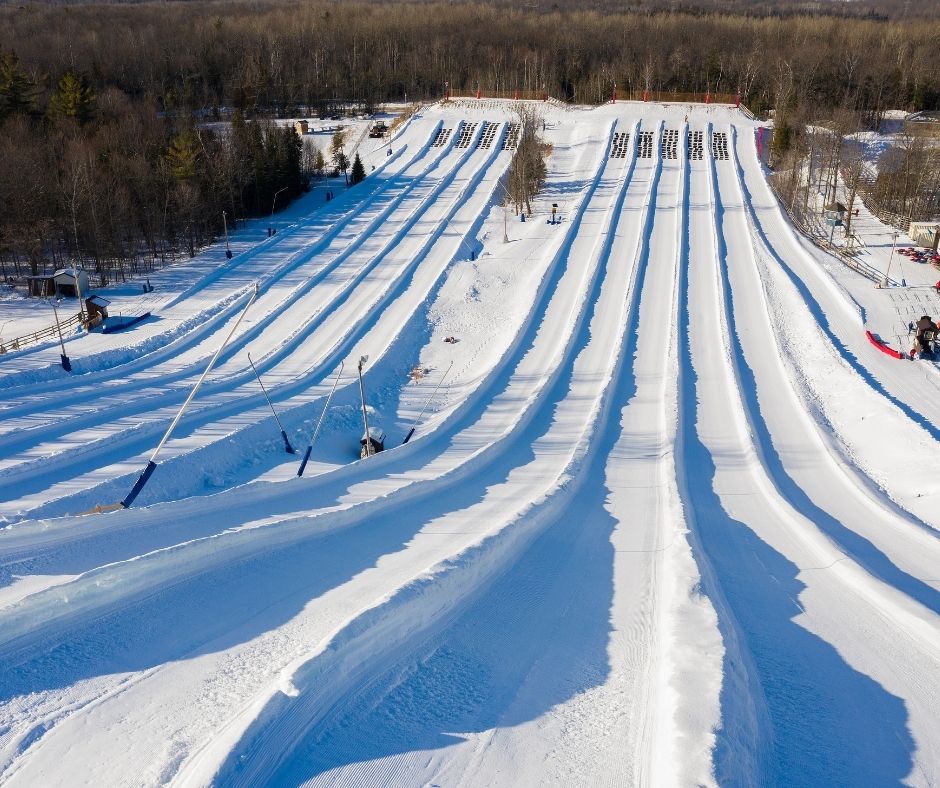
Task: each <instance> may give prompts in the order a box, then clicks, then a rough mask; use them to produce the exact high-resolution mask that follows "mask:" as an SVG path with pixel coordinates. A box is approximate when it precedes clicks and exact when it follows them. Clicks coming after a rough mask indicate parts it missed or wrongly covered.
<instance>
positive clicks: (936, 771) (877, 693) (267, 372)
mask: <svg viewBox="0 0 940 788" xmlns="http://www.w3.org/2000/svg"><path fill="white" fill-rule="evenodd" d="M512 105H513V102H508V101H507V102H500V101H495V100H486V101H474V100H457V101H452V102H449V103H447V104H444V105H435V106H432V107H426V108H424V109H423V110H422V111H421V112H419V113H418V114H416V115H415V116H413V117H412V118H411V119H410V120H409V121H408V122H406V123H405V124H402V126H401V128H400V129H399V130H397V131H396V135H395V137H394V138H393V139H392V140H391V141H390V142H383V143H381V144H378V143H376V144H371V143H374V142H375V141H373V140H369V139H365V140H364V141H363V143H362V146H361V147H360V150H359V152H360V154H362V155H363V158H364V161H365V165H366V171H367V173H368V177H367V178H366V180H365V181H364V182H363V183H362V184H361V185H359V186H357V187H355V188H353V189H349V190H345V189H344V188H341V187H340V186H338V185H337V184H335V183H334V184H321V185H320V186H318V187H317V188H316V189H314V191H313V192H311V194H310V195H308V196H306V197H305V198H303V199H301V200H300V201H298V202H297V203H296V204H295V205H293V206H291V208H290V209H289V210H288V211H285V212H283V213H282V214H279V215H278V217H277V221H276V226H277V227H278V232H277V234H276V235H275V236H273V237H270V238H268V237H266V234H265V233H264V231H263V228H264V226H266V225H267V224H268V222H267V221H258V222H255V223H253V224H252V223H249V224H248V226H247V227H245V228H243V229H240V230H239V231H238V232H237V233H235V234H233V236H232V248H233V251H234V252H235V255H234V257H233V259H231V260H226V259H225V254H224V251H225V248H224V244H222V245H218V244H217V245H216V246H213V247H211V248H210V249H208V250H206V251H205V252H204V253H203V254H202V255H200V256H198V257H197V258H196V259H195V260H193V261H191V262H188V263H185V264H181V265H179V266H174V267H172V268H169V269H166V270H165V271H163V272H160V273H159V274H157V275H155V276H152V277H151V283H152V284H153V285H154V286H155V288H154V292H152V293H144V292H142V291H141V292H139V293H138V292H137V291H138V289H139V288H138V287H137V286H136V285H134V284H131V285H128V286H126V287H125V288H124V290H123V291H121V292H115V293H112V294H111V295H113V296H114V298H115V302H116V303H117V304H118V306H119V307H120V309H121V310H123V311H124V312H125V313H126V314H140V313H142V312H144V311H151V312H152V313H153V317H152V318H151V319H149V320H146V321H144V322H142V323H139V324H137V325H136V326H134V327H133V328H132V329H129V330H128V331H126V332H118V333H113V334H107V335H104V334H100V333H92V334H90V335H75V336H73V337H71V338H70V339H69V341H68V342H67V343H66V347H67V352H68V354H69V356H70V357H71V358H72V364H73V372H72V373H71V374H68V373H66V372H65V371H64V370H63V369H62V368H61V366H60V365H59V352H60V349H59V346H58V344H46V345H37V346H35V347H32V348H28V349H25V350H23V351H20V352H17V353H14V354H10V355H8V356H4V357H0V392H2V401H0V611H2V615H0V659H2V664H3V671H2V677H0V783H3V784H5V785H11V786H13V785H23V786H33V785H73V784H76V782H81V783H86V784H97V785H166V784H173V785H202V784H209V783H216V784H220V785H243V784H244V785H249V784H251V785H258V784H278V785H281V784H285V785H301V784H302V785H349V784H366V783H368V784H383V785H416V786H417V785H506V786H510V785H513V786H514V785H523V784H553V785H594V784H600V783H609V784H616V785H637V784H643V785H656V786H659V785H691V784H704V785H709V784H719V783H720V784H758V783H759V784H781V785H800V784H816V785H818V784H840V785H861V784H877V785H887V784H898V783H905V784H912V785H932V784H936V783H937V782H938V781H940V534H938V530H940V475H938V473H937V457H938V456H940V454H938V451H937V448H938V447H937V440H938V437H940V428H938V426H937V425H938V424H940V369H938V365H937V364H936V363H935V362H931V361H925V360H918V361H912V360H898V359H894V358H891V357H889V356H887V355H886V354H883V353H880V352H879V351H878V350H877V349H876V348H874V347H873V346H872V345H871V343H870V342H869V341H868V340H867V339H866V335H865V331H866V330H867V329H870V330H872V331H874V332H876V333H879V334H880V335H881V336H882V337H883V338H885V339H886V340H888V341H890V342H893V343H894V344H895V345H897V343H898V342H899V341H900V342H904V341H907V337H906V336H905V335H904V334H903V331H902V329H900V328H899V321H900V318H901V314H902V312H901V309H900V308H899V303H900V301H899V299H901V300H903V299H905V298H908V299H910V298H918V295H917V294H918V293H920V291H921V290H923V297H924V298H926V299H927V300H926V301H921V300H918V301H917V305H916V307H912V308H915V309H916V308H920V307H921V306H922V305H923V308H929V307H930V304H932V303H933V302H932V301H931V300H930V297H931V296H930V293H928V288H926V287H925V284H926V274H925V275H924V276H922V277H920V278H919V279H918V280H917V284H918V285H919V287H920V289H918V288H906V289H901V288H893V289H876V288H873V287H872V286H871V282H869V281H868V280H866V279H863V278H862V277H860V276H858V275H857V274H854V273H853V272H851V271H849V270H848V269H846V268H844V267H842V266H841V264H840V263H839V262H838V260H836V259H835V258H833V257H829V256H827V255H826V254H825V253H824V252H822V251H821V250H820V249H818V248H817V247H815V246H813V245H812V244H811V243H809V242H808V241H807V240H806V239H805V238H802V237H801V236H800V235H799V234H798V233H797V232H796V231H795V230H794V229H793V227H792V226H791V224H790V222H789V221H788V219H787V217H786V215H785V214H784V213H783V212H782V210H781V208H780V206H779V205H778V203H777V201H776V199H775V197H774V196H773V193H772V192H771V190H770V188H769V186H768V184H767V180H766V173H765V172H764V171H763V169H762V165H761V163H760V160H759V157H758V154H757V148H756V145H755V129H756V127H757V125H758V124H756V123H755V122H753V121H751V120H748V119H747V118H745V117H744V115H743V114H742V113H740V112H738V111H737V110H735V109H733V108H731V107H725V106H716V105H709V106H705V105H694V106H693V105H687V104H683V105H678V104H675V105H662V104H643V103H630V102H627V103H618V104H615V105H607V106H604V107H599V108H593V109H590V108H577V107H568V106H563V105H559V104H555V103H553V102H545V103H541V102H539V103H536V104H535V107H536V109H537V110H538V111H539V112H540V113H541V114H542V117H543V119H544V121H545V123H544V136H545V138H546V139H547V140H548V141H549V142H550V143H551V144H552V154H551V156H550V158H549V159H548V162H547V164H548V182H547V185H546V187H545V189H544V191H543V192H542V193H541V194H540V195H539V198H538V200H537V201H536V204H535V205H533V212H534V215H532V216H527V217H526V220H525V221H524V222H523V221H521V220H520V218H519V217H517V216H514V215H512V213H511V211H510V212H507V211H504V209H503V208H502V207H501V206H500V204H499V194H500V185H499V184H500V178H501V176H503V174H504V173H505V172H506V171H507V168H508V166H509V163H510V160H511V157H512V147H511V145H509V146H506V147H504V144H503V142H504V140H505V139H507V135H509V136H510V137H511V128H510V126H511V124H513V123H515V122H516V116H515V114H514V111H513V107H512ZM363 128H365V127H363ZM328 188H332V189H334V190H335V191H336V194H337V197H336V199H333V200H331V201H326V200H325V199H324V193H325V191H326V189H328ZM553 204H555V205H557V207H558V214H559V216H560V221H559V222H558V223H553V222H551V221H550V219H551V215H552V214H551V206H552V205H553ZM866 222H867V223H868V224H869V225H870V226H871V232H872V233H873V234H875V233H882V234H883V233H884V228H883V227H879V226H878V225H877V222H876V220H873V217H870V216H869V215H867V213H866V214H865V215H864V216H863V217H862V220H861V221H860V227H862V228H864V226H865V223H866ZM862 231H864V229H863V230H862ZM504 233H505V234H506V235H507V236H508V242H504ZM889 245H890V241H889V242H888V243H887V244H885V243H882V244H881V245H880V246H879V244H878V243H876V242H872V243H871V244H870V245H869V249H870V252H868V253H870V254H871V255H872V256H873V257H872V264H873V265H877V264H879V260H880V261H881V262H882V263H883V262H884V261H885V258H884V255H885V254H886V253H887V250H888V248H889ZM879 255H880V256H881V257H879ZM921 279H923V280H924V281H920V280H921ZM253 283H257V284H258V295H257V298H256V300H255V301H254V303H253V304H252V306H251V308H250V309H249V310H248V312H247V315H246V317H245V318H244V320H243V322H242V323H241V324H240V325H239V326H238V328H237V331H236V332H235V334H234V337H233V339H232V341H231V343H230V344H229V345H228V346H227V347H226V349H225V350H224V351H223V352H222V354H221V356H220V357H219V360H218V363H217V364H216V366H215V368H214V369H213V370H212V372H211V374H210V375H209V376H208V377H207V379H206V382H205V384H204V385H203V387H202V388H201V389H200V391H199V393H198V395H197V396H196V397H195V399H194V400H193V402H192V405H191V407H190V408H189V409H188V411H187V412H186V415H185V416H184V417H183V418H182V420H181V421H180V422H179V424H178V425H177V427H176V429H175V430H174V431H173V433H172V436H171V437H170V438H169V440H168V442H167V443H166V445H165V447H164V448H163V451H162V453H161V454H160V457H159V461H158V465H157V468H156V471H155V472H154V474H153V477H152V479H151V480H150V482H149V483H148V484H147V485H146V486H145V487H144V488H143V491H142V492H141V494H140V496H139V497H138V498H137V499H136V501H135V502H134V504H133V506H132V507H131V508H129V509H126V510H118V511H110V512H106V513H101V514H84V515H82V514H80V513H81V512H85V511H88V510H90V509H92V508H93V507H95V506H97V505H107V504H113V503H115V502H117V501H120V500H122V499H123V498H124V497H125V496H126V495H127V493H128V492H129V490H130V489H131V487H132V486H133V485H134V482H135V481H136V480H137V478H138V476H139V475H140V473H141V471H142V470H143V469H144V468H145V466H146V465H147V462H148V459H149V458H150V456H151V453H152V452H153V450H154V448H155V447H156V446H157V443H158V442H159V441H160V438H161V437H162V436H163V434H164V432H165V431H166V429H167V427H168V426H169V425H170V423H171V421H172V420H173V418H174V416H175V415H176V413H177V411H178V409H179V407H180V406H181V405H182V404H183V402H184V400H185V399H186V398H187V396H188V395H189V393H190V391H191V389H192V387H193V385H194V383H195V382H196V380H197V379H198V378H199V376H200V375H201V374H202V372H203V370H204V369H205V367H206V364H207V363H208V362H209V359H210V358H211V357H212V355H213V354H214V353H215V352H216V349H217V348H218V347H219V344H220V342H221V341H222V338H223V337H224V336H226V334H228V333H229V331H230V330H231V329H232V328H233V326H235V323H236V321H238V320H239V317H240V315H241V313H242V311H243V309H244V307H245V305H246V303H247V301H248V299H249V298H250V294H251V292H252V284H253ZM111 295H109V298H110V297H111ZM28 304H29V302H28V301H25V300H23V299H17V298H13V297H10V298H4V299H0V324H2V321H3V320H5V319H15V320H19V319H20V317H19V315H21V313H23V311H24V309H27V308H28ZM8 306H9V308H10V309H9V310H8V311H9V314H8V313H7V311H5V310H7V307H8ZM37 308H38V307H37ZM43 308H44V307H43ZM47 311H48V310H47ZM932 316H933V317H934V318H936V317H937V315H936V314H935V313H934V314H932ZM40 322H41V321H40ZM451 339H453V340H455V341H446V340H451ZM900 349H901V350H902V351H904V350H907V349H908V348H905V347H903V345H902V346H901V347H900ZM248 352H250V353H251V357H252V361H253V362H254V364H255V366H256V368H257V370H258V372H259V373H260V375H261V376H262V378H263V381H264V385H265V388H266V390H267V394H268V395H269V396H270V399H271V403H272V404H273V406H274V408H275V409H276V411H277V414H278V416H279V418H280V423H281V424H282V425H283V428H284V430H285V432H286V434H287V436H288V438H289V441H290V443H291V444H292V446H293V447H295V448H297V449H298V451H299V453H298V454H295V455H290V454H287V453H285V450H284V443H283V441H282V439H281V435H280V427H279V426H278V423H277V422H276V421H275V418H274V416H273V415H272V413H271V409H270V408H269V405H268V403H267V401H266V399H265V396H264V394H263V393H262V391H261V388H260V387H259V385H258V381H257V379H256V378H255V376H254V373H253V371H252V368H251V366H250V364H249V362H248V358H247V353H248ZM361 356H368V361H367V362H366V363H365V365H364V370H363V371H364V374H363V384H364V389H365V394H366V401H367V406H368V418H369V421H370V424H371V425H374V426H377V427H379V428H381V429H383V430H384V431H385V432H386V434H387V439H386V443H385V449H386V450H385V451H383V452H381V453H379V454H377V455H376V456H374V457H369V458H366V459H364V460H360V459H358V458H359V450H360V446H359V438H360V436H361V435H362V434H363V421H362V419H363V413H362V409H361V405H360V393H359V383H358V379H357V375H356V365H357V362H358V360H359V359H360V357H361ZM445 374H446V378H443V385H440V387H439V388H438V386H439V384H440V383H441V381H442V377H443V376H444V375H445ZM337 375H339V383H338V384H337V386H336V389H335V394H334V395H333V396H332V399H331V400H330V401H329V409H328V410H327V411H326V415H325V418H324V420H323V429H322V432H321V433H320V435H319V439H318V441H317V443H316V445H314V447H313V451H312V454H311V459H310V462H309V464H308V465H307V467H306V470H305V472H304V475H303V477H298V475H297V470H298V465H299V463H300V459H301V457H302V455H303V452H304V450H305V449H306V447H307V445H308V443H309V442H310V439H311V436H312V435H313V432H314V429H315V427H316V426H317V423H318V420H319V418H320V416H321V413H323V409H324V407H325V405H326V403H327V400H328V398H329V396H330V394H331V391H332V388H333V384H334V381H335V380H336V378H337ZM412 426H414V427H415V433H414V437H413V438H411V440H410V441H409V442H408V443H407V444H405V445H402V441H403V439H404V438H405V436H406V435H407V434H408V433H409V430H410V429H411V427H412Z"/></svg>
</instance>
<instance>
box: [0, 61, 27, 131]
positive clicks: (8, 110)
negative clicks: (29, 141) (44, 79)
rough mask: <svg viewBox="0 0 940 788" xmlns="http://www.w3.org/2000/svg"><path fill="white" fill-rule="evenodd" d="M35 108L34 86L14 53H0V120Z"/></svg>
mask: <svg viewBox="0 0 940 788" xmlns="http://www.w3.org/2000/svg"><path fill="white" fill-rule="evenodd" d="M35 107H36V86H35V85H34V84H33V81H32V80H31V79H30V78H29V76H28V75H27V73H26V72H25V71H23V69H22V68H20V61H19V58H18V57H17V56H16V53H15V52H3V53H0V120H3V119H4V118H6V117H9V116H10V115H13V114H14V113H17V112H32V110H33V109H35Z"/></svg>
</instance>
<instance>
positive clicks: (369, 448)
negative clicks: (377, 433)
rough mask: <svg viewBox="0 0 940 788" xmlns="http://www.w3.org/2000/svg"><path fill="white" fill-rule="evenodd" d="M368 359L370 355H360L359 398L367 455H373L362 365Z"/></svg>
mask: <svg viewBox="0 0 940 788" xmlns="http://www.w3.org/2000/svg"><path fill="white" fill-rule="evenodd" d="M368 360H369V357H368V356H360V357H359V398H360V399H361V400H362V424H363V426H364V427H365V431H366V457H371V456H372V437H371V436H370V435H369V414H368V412H367V411H366V390H365V388H363V385H362V367H363V365H364V364H365V363H366V362H367V361H368Z"/></svg>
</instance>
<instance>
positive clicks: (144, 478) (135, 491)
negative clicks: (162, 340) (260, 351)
mask: <svg viewBox="0 0 940 788" xmlns="http://www.w3.org/2000/svg"><path fill="white" fill-rule="evenodd" d="M257 297H258V283H257V282H255V291H254V293H252V294H251V298H249V299H248V303H247V304H245V308H244V310H243V311H242V313H241V314H240V315H239V316H238V320H236V321H235V325H234V326H232V328H231V330H230V331H229V332H228V334H227V335H226V337H225V339H224V340H222V344H221V345H219V349H218V350H216V351H215V355H214V356H213V357H212V358H211V359H210V361H209V365H208V366H207V367H206V369H205V372H203V373H202V375H200V376H199V380H197V381H196V385H195V386H193V390H192V391H190V392H189V396H188V397H187V398H186V401H185V402H184V403H183V405H182V407H181V408H180V409H179V412H178V413H177V414H176V418H174V419H173V421H172V423H171V424H170V426H169V427H168V428H167V431H166V432H165V433H164V435H163V438H162V439H161V440H160V443H159V444H158V445H157V448H156V449H154V450H153V454H151V455H150V459H149V460H148V462H147V467H146V468H144V470H143V472H142V473H141V474H140V477H139V478H138V479H137V481H136V482H135V483H134V486H133V487H132V488H131V491H130V492H129V493H128V494H127V497H126V498H125V499H124V500H123V501H121V502H120V503H118V504H114V507H117V508H120V509H127V508H129V507H130V505H131V504H132V503H133V502H134V499H135V498H136V497H137V496H138V495H140V491H141V490H143V489H144V485H145V484H146V483H147V482H148V480H149V479H150V477H151V476H152V475H153V472H154V471H155V470H156V469H157V455H159V454H160V450H161V449H163V444H165V443H166V442H167V440H168V439H169V437H170V435H171V433H172V432H173V430H174V428H175V427H176V425H177V424H178V423H179V420H180V419H181V418H183V414H184V413H185V412H186V408H188V407H189V403H190V402H192V401H193V397H195V396H196V392H197V391H199V387H200V386H201V385H202V382H203V381H204V380H205V379H206V376H207V375H208V374H209V373H210V372H211V371H212V367H214V366H215V362H216V361H217V360H218V358H219V356H220V355H222V351H223V350H224V349H225V346H226V345H227V344H228V343H229V340H230V339H231V338H232V336H233V335H234V333H235V331H236V329H237V328H238V326H239V324H240V323H241V322H242V320H243V319H244V317H245V315H247V314H248V310H249V309H251V305H252V304H253V303H254V302H255V299H256V298H257Z"/></svg>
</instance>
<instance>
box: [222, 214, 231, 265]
mask: <svg viewBox="0 0 940 788" xmlns="http://www.w3.org/2000/svg"><path fill="white" fill-rule="evenodd" d="M222 227H224V228H225V256H226V257H227V258H228V259H229V260H231V259H232V248H231V247H230V246H229V245H228V219H227V218H226V216H225V211H222Z"/></svg>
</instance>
